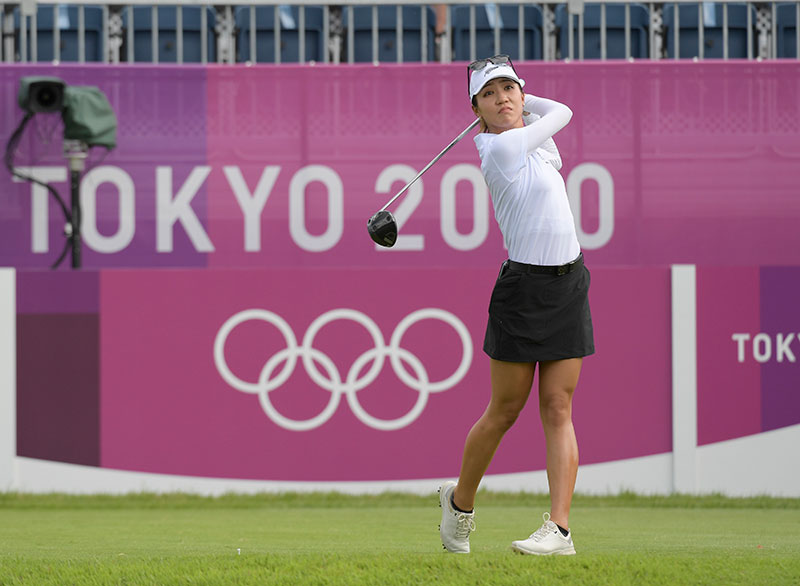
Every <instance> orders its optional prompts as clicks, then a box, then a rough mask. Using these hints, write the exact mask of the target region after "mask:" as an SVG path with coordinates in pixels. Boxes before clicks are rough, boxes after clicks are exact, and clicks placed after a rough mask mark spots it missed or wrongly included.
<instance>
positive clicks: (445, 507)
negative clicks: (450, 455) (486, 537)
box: [439, 480, 475, 553]
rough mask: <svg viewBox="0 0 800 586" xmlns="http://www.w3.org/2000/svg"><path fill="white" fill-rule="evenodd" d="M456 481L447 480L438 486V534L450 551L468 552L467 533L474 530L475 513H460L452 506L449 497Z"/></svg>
mask: <svg viewBox="0 0 800 586" xmlns="http://www.w3.org/2000/svg"><path fill="white" fill-rule="evenodd" d="M455 488H456V483H455V482H453V481H452V480H448V481H447V482H445V483H444V484H442V486H440V487H439V506H440V507H442V524H441V525H439V535H440V536H441V537H442V545H443V546H444V548H445V549H446V550H447V551H449V552H450V553H469V534H470V533H471V532H472V531H475V521H474V517H475V513H474V512H473V513H462V512H461V511H457V510H456V509H454V508H453V505H452V504H451V501H450V498H451V497H452V495H453V491H454V490H455Z"/></svg>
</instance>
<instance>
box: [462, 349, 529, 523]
mask: <svg viewBox="0 0 800 586" xmlns="http://www.w3.org/2000/svg"><path fill="white" fill-rule="evenodd" d="M535 369H536V363H535V362H503V361H500V360H494V359H492V360H491V379H492V397H491V399H490V400H489V405H488V407H486V411H484V412H483V415H481V417H480V419H478V421H477V422H476V423H475V425H473V426H472V429H471V430H470V432H469V434H468V435H467V441H466V442H465V444H464V455H463V458H462V459H461V473H460V474H459V477H458V486H457V487H456V490H455V493H454V495H453V502H454V503H455V505H456V506H457V507H458V508H459V509H462V510H464V511H471V510H472V508H473V506H474V504H475V493H476V492H477V491H478V485H479V484H480V482H481V479H482V478H483V475H484V474H485V473H486V469H487V468H488V467H489V463H490V462H491V461H492V457H493V456H494V453H495V451H496V450H497V446H498V445H500V440H501V439H503V435H505V433H506V432H507V431H508V430H509V429H510V428H511V426H512V425H513V424H514V422H515V421H516V420H517V417H518V416H519V414H520V411H522V408H523V407H524V406H525V402H526V401H527V400H528V395H529V394H530V392H531V385H532V384H533V373H534V371H535Z"/></svg>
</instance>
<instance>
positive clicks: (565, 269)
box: [506, 253, 583, 277]
mask: <svg viewBox="0 0 800 586" xmlns="http://www.w3.org/2000/svg"><path fill="white" fill-rule="evenodd" d="M506 263H508V268H509V269H511V270H512V271H519V272H522V273H536V274H539V275H556V276H557V277H561V276H563V275H566V274H569V273H571V272H572V271H574V270H577V269H579V268H581V267H582V266H583V253H580V254H579V255H578V258H576V259H575V260H573V261H572V262H568V263H567V264H565V265H559V266H555V265H550V266H542V265H529V264H525V263H524V262H516V261H513V260H507V261H506Z"/></svg>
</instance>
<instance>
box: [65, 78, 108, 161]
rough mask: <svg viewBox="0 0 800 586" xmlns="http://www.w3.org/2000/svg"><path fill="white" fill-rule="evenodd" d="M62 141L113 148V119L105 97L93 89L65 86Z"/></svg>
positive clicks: (90, 87)
mask: <svg viewBox="0 0 800 586" xmlns="http://www.w3.org/2000/svg"><path fill="white" fill-rule="evenodd" d="M61 117H62V119H63V120H64V138H66V139H72V140H81V141H83V142H85V143H86V144H88V145H89V146H104V147H106V148H107V149H109V150H110V149H113V148H114V147H116V146H117V117H116V115H115V114H114V110H113V109H112V108H111V104H109V103H108V99H107V98H106V96H105V94H104V93H103V92H101V91H100V90H99V89H98V88H96V87H94V86H67V88H66V89H65V90H64V111H63V113H62V116H61Z"/></svg>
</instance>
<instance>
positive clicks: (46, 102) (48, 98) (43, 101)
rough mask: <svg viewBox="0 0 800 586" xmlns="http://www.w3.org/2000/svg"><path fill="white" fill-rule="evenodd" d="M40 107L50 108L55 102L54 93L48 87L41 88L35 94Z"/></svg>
mask: <svg viewBox="0 0 800 586" xmlns="http://www.w3.org/2000/svg"><path fill="white" fill-rule="evenodd" d="M36 98H37V100H38V101H39V105H40V106H41V107H42V108H45V109H50V108H51V107H52V106H53V105H54V104H55V102H56V99H57V97H56V94H55V92H54V91H53V90H51V89H50V88H43V89H42V90H41V91H40V92H39V94H38V95H37V96H36Z"/></svg>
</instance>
